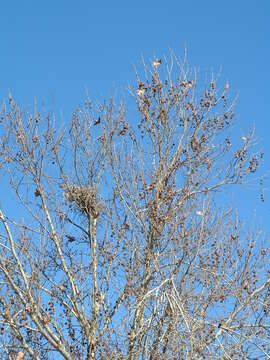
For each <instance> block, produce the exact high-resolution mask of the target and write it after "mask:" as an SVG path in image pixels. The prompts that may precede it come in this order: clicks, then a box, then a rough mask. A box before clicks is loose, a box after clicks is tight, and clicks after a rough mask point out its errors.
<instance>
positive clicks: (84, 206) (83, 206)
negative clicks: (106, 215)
mask: <svg viewBox="0 0 270 360" xmlns="http://www.w3.org/2000/svg"><path fill="white" fill-rule="evenodd" d="M64 191H65V196H66V199H67V201H68V202H69V203H70V204H71V205H74V206H75V208H77V209H78V210H79V211H80V212H82V213H84V214H85V215H87V216H89V215H90V216H93V217H94V218H95V219H96V218H98V217H99V214H100V211H101V202H100V201H99V200H98V199H97V192H96V189H94V188H93V187H90V186H78V185H69V186H67V187H66V188H65V190H64Z"/></svg>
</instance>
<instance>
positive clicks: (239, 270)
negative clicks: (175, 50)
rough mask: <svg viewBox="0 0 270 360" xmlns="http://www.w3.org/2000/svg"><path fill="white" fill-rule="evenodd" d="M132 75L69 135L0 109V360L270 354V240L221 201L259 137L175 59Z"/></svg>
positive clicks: (246, 167) (240, 180)
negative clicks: (123, 99) (123, 95)
mask: <svg viewBox="0 0 270 360" xmlns="http://www.w3.org/2000/svg"><path fill="white" fill-rule="evenodd" d="M136 79H137V85H136V87H134V88H132V87H130V88H129V95H130V98H129V99H128V101H127V104H128V106H127V105H125V104H124V103H117V102H116V100H115V99H109V101H105V102H104V103H102V104H97V105H94V104H93V103H92V101H90V100H89V99H87V101H86V102H85V104H84V105H83V106H81V107H78V108H77V109H76V110H74V111H73V113H72V118H71V121H70V122H69V123H67V122H66V123H65V124H60V122H59V120H58V119H57V117H55V116H54V115H53V114H52V113H50V112H48V113H45V111H44V110H42V111H39V110H38V109H37V107H35V108H34V110H33V111H31V112H29V111H24V110H22V109H21V108H20V106H19V105H18V104H17V103H16V101H15V100H14V98H13V97H12V96H11V95H10V96H9V99H8V101H7V103H5V104H4V105H3V108H2V112H1V124H0V125H1V130H0V131H1V149H0V150H1V157H0V161H1V163H0V164H1V174H2V185H1V186H2V189H3V186H5V188H4V191H5V197H4V198H2V201H1V210H0V220H1V227H0V229H1V232H0V236H1V239H0V279H1V291H0V307H1V316H0V326H1V327H0V356H1V359H17V360H18V359H62V358H63V359H68V360H71V359H127V360H139V359H149V360H154V359H255V358H257V359H259V358H263V359H265V358H270V355H269V354H270V328H269V325H270V324H269V296H270V292H269V284H270V279H269V273H268V271H269V249H268V244H267V243H265V242H264V239H263V237H262V235H261V232H260V231H259V230H256V229H253V231H252V229H251V230H250V229H246V231H245V229H244V228H243V227H242V225H241V221H240V219H239V218H238V215H237V212H236V211H235V210H233V208H232V207H230V206H229V205H226V204H229V202H228V199H226V197H225V196H224V192H222V190H223V189H226V188H228V187H229V189H230V188H231V187H232V186H233V185H236V184H238V185H241V184H245V183H246V182H247V181H249V179H250V176H252V173H255V172H256V170H257V167H258V163H259V160H260V158H261V157H262V154H260V153H254V154H253V153H252V152H251V148H252V142H253V134H252V133H251V134H248V135H246V136H244V137H243V138H242V139H240V140H239V141H238V142H237V143H235V141H234V142H233V141H232V139H231V138H230V134H231V130H232V126H233V123H234V112H233V111H234V101H231V100H229V96H228V94H229V85H228V84H223V85H218V84H217V81H216V79H215V78H214V77H213V76H212V77H210V79H209V81H208V82H207V83H206V84H205V85H203V84H201V83H200V82H199V80H198V79H197V76H196V72H195V71H192V70H190V69H189V68H188V66H187V65H186V64H185V62H181V61H180V60H179V59H177V58H176V57H175V56H174V55H171V57H170V59H169V60H168V61H167V59H166V57H164V59H163V60H162V61H161V60H159V59H156V60H155V61H154V62H153V63H152V64H150V65H149V66H147V65H146V64H144V76H143V77H141V76H139V75H138V73H136ZM134 104H135V105H136V108H135V107H134ZM127 108H129V109H130V110H129V111H128V110H127ZM236 145H237V146H236ZM222 202H224V204H223V205H222Z"/></svg>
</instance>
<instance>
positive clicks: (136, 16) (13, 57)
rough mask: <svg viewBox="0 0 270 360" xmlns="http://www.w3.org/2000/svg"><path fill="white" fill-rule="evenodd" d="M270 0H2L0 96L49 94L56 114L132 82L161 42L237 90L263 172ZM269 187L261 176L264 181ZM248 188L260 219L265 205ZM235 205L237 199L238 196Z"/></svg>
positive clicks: (41, 97)
mask: <svg viewBox="0 0 270 360" xmlns="http://www.w3.org/2000/svg"><path fill="white" fill-rule="evenodd" d="M269 19H270V1H269V0H260V1H251V0H246V1H243V0H242V1H241V0H238V1H232V0H227V1H210V0H206V1H199V0H197V1H195V0H193V1H181V0H172V1H161V0H157V1H152V0H145V1H141V0H137V1H127V0H126V1H123V0H121V1H117V0H116V1H108V0H107V1H104V0H100V1H94V0H93V1H86V0H85V1H81V0H76V1H70V0H69V1H68V0H65V1H63V0H57V1H51V0H48V1H31V0H25V1H12V0H10V1H6V2H3V3H2V4H1V12H0V37H1V46H0V64H1V67H0V69H1V71H0V99H1V102H2V101H3V100H4V99H5V98H6V97H7V94H8V90H9V89H10V90H11V92H12V94H13V95H14V97H15V98H16V99H18V101H19V102H20V103H21V104H23V106H25V107H28V106H31V105H32V104H33V99H34V98H36V99H37V101H38V103H39V104H42V103H43V102H44V103H45V106H48V108H49V109H50V108H51V107H52V103H53V104H54V105H53V106H54V109H55V112H56V114H60V111H63V113H64V114H65V116H68V115H66V114H69V113H70V111H71V110H72V108H73V107H76V106H77V105H78V104H79V103H81V102H83V100H84V97H85V93H86V89H87V90H88V93H89V95H90V97H93V98H94V99H100V100H102V98H103V97H106V96H108V95H109V94H110V93H111V92H112V91H113V89H114V88H118V87H119V88H122V89H123V88H125V86H126V85H127V84H128V83H129V82H133V81H134V79H135V78H134V71H133V65H134V64H139V63H140V57H141V55H142V54H143V55H144V58H145V59H146V60H148V59H150V58H153V57H154V56H158V57H160V56H162V54H164V53H167V54H168V49H169V47H170V48H172V49H173V51H174V52H175V53H176V54H177V55H179V56H182V55H183V53H184V47H185V46H186V47H187V51H188V61H189V63H190V64H191V65H192V66H196V67H197V68H199V70H200V73H201V74H202V76H203V74H204V73H205V72H208V73H209V72H211V71H212V70H214V71H215V72H218V71H219V69H220V67H222V78H223V79H227V80H228V81H229V83H230V86H231V89H233V93H235V94H236V93H239V94H240V99H239V102H238V106H237V108H236V114H237V118H238V119H239V121H240V123H239V128H240V131H242V132H243V133H244V132H245V131H246V130H247V129H248V128H250V127H251V126H253V124H254V123H255V124H256V134H257V138H258V139H259V140H260V142H261V145H262V146H263V147H264V149H265V164H264V172H265V173H268V172H269V159H270V143H269V141H268V131H269V130H270V125H269V124H270V119H269V106H268V104H269V100H270V99H269V98H270V95H269V94H270V92H269V84H270V69H269V64H270V47H269V46H270V41H269V39H270V20H269ZM266 186H268V187H269V180H267V181H266ZM267 197H269V196H267V194H266V202H265V204H261V203H260V201H259V196H257V195H253V193H252V194H250V195H249V199H250V207H251V208H253V207H255V206H256V207H257V209H258V213H259V214H260V217H261V218H262V219H263V223H265V224H267V220H268V216H269V209H270V207H269V204H268V203H267ZM241 206H243V207H245V206H246V204H245V201H244V200H243V199H242V203H241Z"/></svg>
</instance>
